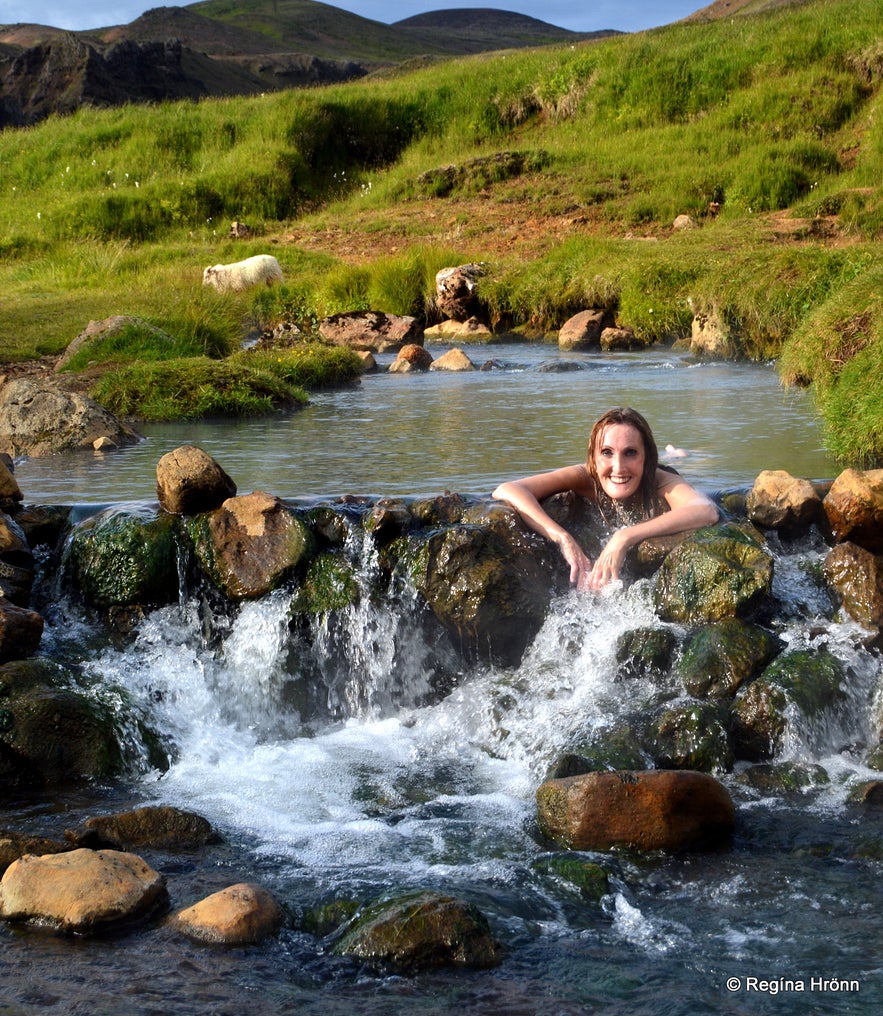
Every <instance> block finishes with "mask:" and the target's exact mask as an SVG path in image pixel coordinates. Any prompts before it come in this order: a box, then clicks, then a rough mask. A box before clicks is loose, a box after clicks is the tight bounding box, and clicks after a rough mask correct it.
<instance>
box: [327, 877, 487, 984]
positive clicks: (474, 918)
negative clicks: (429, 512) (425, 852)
mask: <svg viewBox="0 0 883 1016" xmlns="http://www.w3.org/2000/svg"><path fill="white" fill-rule="evenodd" d="M334 951H335V952H336V953H338V954H339V955H344V956H354V957H356V958H358V959H361V960H365V961H366V962H368V963H371V964H374V965H377V966H391V967H393V968H396V969H399V970H404V971H406V972H411V973H413V972H416V971H419V970H427V969H431V968H434V967H477V968H481V967H491V966H495V965H496V964H497V963H499V962H500V949H499V946H498V945H497V943H496V942H495V941H494V939H493V936H492V935H491V931H490V926H489V925H488V921H487V918H486V917H485V916H484V914H482V913H481V911H479V910H478V908H477V907H475V906H473V905H472V904H469V903H465V902H463V901H461V900H457V899H454V898H452V897H450V896H443V895H441V894H438V893H431V892H426V893H420V894H418V895H416V896H413V897H409V898H405V899H400V900H392V901H386V902H380V903H376V904H373V905H372V906H370V907H367V908H366V909H365V911H364V912H362V913H360V914H359V915H358V916H357V917H356V918H355V919H354V921H353V922H352V924H351V925H350V926H349V927H348V928H347V929H346V930H345V931H344V933H343V935H342V936H341V938H340V939H339V940H338V941H337V942H336V943H335V946H334Z"/></svg>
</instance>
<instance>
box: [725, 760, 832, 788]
mask: <svg viewBox="0 0 883 1016" xmlns="http://www.w3.org/2000/svg"><path fill="white" fill-rule="evenodd" d="M738 780H739V782H740V783H742V784H744V785H745V786H746V787H751V788H752V790H759V791H760V792H761V793H764V794H785V793H799V792H802V791H805V790H811V789H813V788H814V787H824V786H827V785H828V784H829V783H830V782H831V777H830V776H829V775H828V771H827V770H826V769H825V767H824V766H820V765H818V764H808V763H806V764H805V763H801V762H775V763H766V762H761V763H759V764H758V765H754V766H750V767H749V768H748V769H746V770H745V771H744V772H742V773H740V774H739V776H738Z"/></svg>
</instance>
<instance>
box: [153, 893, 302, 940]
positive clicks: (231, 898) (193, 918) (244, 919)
mask: <svg viewBox="0 0 883 1016" xmlns="http://www.w3.org/2000/svg"><path fill="white" fill-rule="evenodd" d="M282 922H283V913H282V909H281V907H280V906H279V904H278V903H277V902H276V900H275V899H274V898H273V897H272V895H271V894H270V893H269V892H267V890H266V889H264V888H263V887H262V886H259V885H250V884H248V883H245V882H242V883H239V884H238V885H233V886H230V887H229V888H227V889H222V890H221V891H220V892H216V893H212V895H211V896H208V897H206V898H205V899H204V900H201V901H200V902H199V903H194V904H193V906H192V907H187V908H186V909H185V910H181V911H179V912H178V913H177V914H175V916H174V917H173V918H172V924H173V926H174V927H175V928H177V929H178V930H179V931H180V932H182V933H183V934H185V935H187V937H188V938H192V939H195V940H196V941H198V942H210V943H212V944H215V945H250V944H252V943H254V942H260V941H261V940H263V939H265V938H267V937H268V936H270V935H274V934H275V933H276V932H277V931H278V930H279V928H280V927H281V925H282Z"/></svg>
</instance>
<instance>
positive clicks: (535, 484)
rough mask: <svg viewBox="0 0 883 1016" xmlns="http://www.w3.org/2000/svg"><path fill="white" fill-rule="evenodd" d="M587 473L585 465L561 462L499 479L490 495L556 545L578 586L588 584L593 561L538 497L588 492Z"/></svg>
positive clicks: (572, 581)
mask: <svg viewBox="0 0 883 1016" xmlns="http://www.w3.org/2000/svg"><path fill="white" fill-rule="evenodd" d="M588 486H589V475H588V471H587V470H586V467H585V466H579V465H577V466H564V467H563V468H562V469H553V470H552V471H551V472H549V473H538V474H537V475H536V476H526V477H524V479H522V480H510V481H509V482H507V483H501V484H500V486H499V487H497V489H496V490H495V491H494V492H493V495H492V496H493V497H494V498H496V499H497V500H499V501H506V502H507V503H508V504H510V505H512V507H513V508H514V509H515V510H516V511H517V512H518V514H519V515H520V516H521V517H522V518H523V519H524V521H525V522H526V523H527V525H529V526H530V528H531V529H533V530H535V531H536V532H538V533H540V534H541V535H542V536H545V537H546V539H548V540H551V541H552V542H553V543H556V544H557V545H558V548H559V550H560V551H561V553H562V555H563V557H564V560H565V561H566V562H567V564H568V565H569V566H570V581H571V583H572V584H573V585H575V586H577V587H578V588H580V589H585V588H587V587H588V586H587V583H588V581H589V577H590V576H591V574H592V562H591V561H590V560H589V558H588V557H586V555H585V553H584V551H583V549H582V547H580V545H579V544H578V543H577V542H576V540H575V539H574V538H573V536H571V534H570V533H568V531H567V530H566V529H565V528H564V527H563V526H560V525H558V523H557V522H555V521H554V519H552V518H550V517H549V515H548V514H547V513H546V512H545V511H544V510H543V507H542V505H541V504H540V501H543V500H545V499H546V498H547V497H551V496H552V495H553V494H560V493H561V492H562V491H565V490H575V491H576V492H577V493H583V494H585V493H587V491H588Z"/></svg>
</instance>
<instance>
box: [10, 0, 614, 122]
mask: <svg viewBox="0 0 883 1016" xmlns="http://www.w3.org/2000/svg"><path fill="white" fill-rule="evenodd" d="M611 34H615V33H612V32H594V33H579V32H570V31H568V30H567V29H563V28H557V27H555V26H554V25H547V24H546V23H545V22H542V21H538V20H537V19H535V18H529V17H526V16H525V15H521V14H513V13H511V12H508V11H497V10H486V9H479V10H445V11H435V12H432V13H430V14H423V15H418V16H417V17H414V18H406V19H405V20H404V21H400V22H397V23H396V24H393V25H384V24H381V23H380V22H377V21H372V20H370V19H367V18H362V17H359V16H358V15H355V14H350V13H349V12H347V11H341V10H338V9H337V8H334V7H331V6H329V5H327V4H322V3H315V2H313V0H256V2H255V3H253V4H251V5H249V8H248V10H247V12H244V9H243V8H242V7H238V8H236V7H233V6H231V5H230V4H229V3H227V2H225V0H204V2H201V3H195V4H191V5H189V6H188V7H156V8H153V9H151V10H148V11H146V12H145V13H144V14H142V15H141V16H140V17H139V18H136V19H135V20H134V21H133V22H131V23H130V24H127V25H117V26H112V27H108V28H100V29H93V30H89V31H82V32H68V31H64V30H62V29H58V28H53V27H50V26H42V25H22V24H20V25H9V26H0V128H2V127H18V126H27V125H29V124H32V123H36V122H37V121H39V120H41V119H43V118H44V117H46V116H48V115H50V114H51V113H70V112H72V111H74V110H75V109H77V108H78V107H79V106H81V105H94V106H114V105H120V104H122V103H127V102H156V101H161V100H164V99H199V98H206V97H211V96H223V95H243V94H256V93H259V92H262V91H277V90H280V89H285V88H296V87H306V86H310V85H318V84H327V83H332V82H338V81H346V80H350V79H353V78H357V77H361V76H364V75H366V74H368V73H370V72H371V71H373V70H377V69H380V68H383V67H390V66H394V65H396V64H400V63H405V62H407V61H409V60H413V59H415V58H417V57H422V58H430V59H442V58H445V57H451V56H461V55H467V54H472V53H480V52H487V51H492V50H498V49H508V48H520V47H524V46H537V45H548V44H550V43H561V42H566V41H582V40H586V39H594V38H599V37H603V36H606V35H611Z"/></svg>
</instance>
